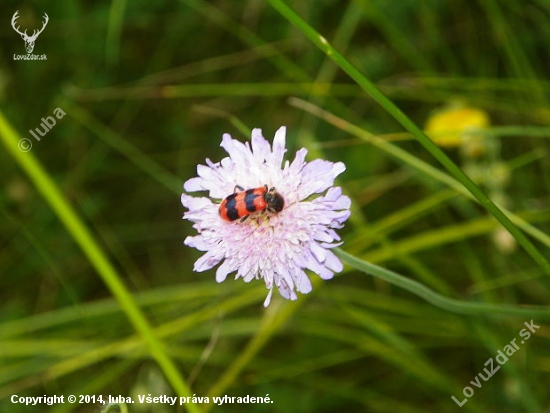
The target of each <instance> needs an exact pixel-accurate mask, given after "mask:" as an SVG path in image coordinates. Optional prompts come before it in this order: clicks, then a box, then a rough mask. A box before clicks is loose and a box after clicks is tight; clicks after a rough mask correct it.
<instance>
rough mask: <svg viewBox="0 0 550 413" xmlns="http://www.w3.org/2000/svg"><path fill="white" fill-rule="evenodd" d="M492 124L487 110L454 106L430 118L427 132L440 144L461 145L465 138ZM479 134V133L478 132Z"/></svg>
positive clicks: (427, 123)
mask: <svg viewBox="0 0 550 413" xmlns="http://www.w3.org/2000/svg"><path fill="white" fill-rule="evenodd" d="M490 124H491V122H490V120H489V115H488V114H487V112H485V111H483V110H481V109H477V108H472V107H467V106H452V107H448V108H445V109H443V110H441V111H439V112H437V113H435V114H433V115H432V116H430V117H429V118H428V121H427V122H426V128H425V130H426V133H427V134H428V136H429V137H430V138H431V139H432V140H433V141H434V142H435V143H436V144H438V145H439V146H448V147H453V146H460V145H461V144H462V143H464V141H465V139H466V140H468V139H469V136H468V135H471V134H472V133H475V132H476V131H479V130H480V129H484V128H487V127H488V126H489V125H490ZM476 135H477V134H476Z"/></svg>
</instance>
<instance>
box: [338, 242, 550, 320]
mask: <svg viewBox="0 0 550 413" xmlns="http://www.w3.org/2000/svg"><path fill="white" fill-rule="evenodd" d="M333 251H334V252H335V253H336V255H338V257H340V259H341V260H342V261H343V262H344V263H345V264H347V265H349V266H351V267H353V268H355V269H357V270H359V271H362V272H364V273H366V274H370V275H373V276H375V277H378V278H380V279H382V280H384V281H387V282H389V283H390V284H393V285H395V286H397V287H400V288H403V289H404V290H407V291H409V292H411V293H413V294H415V295H417V296H419V297H421V298H423V299H424V300H426V301H427V302H429V303H430V304H433V305H434V306H436V307H439V308H441V309H443V310H446V311H449V312H451V313H457V314H467V315H491V316H502V317H507V316H518V317H533V318H535V317H536V318H539V319H541V318H546V319H550V307H542V306H539V307H535V306H532V307H515V306H508V305H496V304H485V303H475V302H467V301H460V300H455V299H453V298H448V297H445V296H443V295H441V294H438V293H436V292H435V291H433V290H431V289H430V288H428V287H426V286H425V285H423V284H420V283H419V282H417V281H414V280H411V279H410V278H407V277H404V276H402V275H400V274H397V273H395V272H393V271H390V270H387V269H385V268H382V267H379V266H378V265H375V264H371V263H369V262H366V261H363V260H361V259H359V258H357V257H354V256H353V255H351V254H348V253H347V252H345V251H343V250H341V249H340V248H335V249H334V250H333Z"/></svg>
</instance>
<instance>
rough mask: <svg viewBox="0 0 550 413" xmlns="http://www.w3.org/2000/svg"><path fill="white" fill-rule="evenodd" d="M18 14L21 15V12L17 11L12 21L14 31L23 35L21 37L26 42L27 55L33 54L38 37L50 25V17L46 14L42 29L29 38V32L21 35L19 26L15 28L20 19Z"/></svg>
mask: <svg viewBox="0 0 550 413" xmlns="http://www.w3.org/2000/svg"><path fill="white" fill-rule="evenodd" d="M18 13H19V10H17V11H16V12H15V13H14V15H13V17H12V19H11V26H12V27H13V30H15V31H16V32H17V33H19V34H20V35H21V37H22V38H23V40H24V41H25V49H27V53H32V50H33V49H34V42H35V41H36V38H37V37H38V35H39V34H40V33H42V32H43V31H44V28H45V27H46V25H47V24H48V20H50V18H49V17H48V15H47V14H46V13H44V23H43V24H42V28H41V29H40V30H34V31H33V33H32V36H29V35H28V34H27V30H25V32H24V33H21V32H20V31H19V26H17V27H15V23H16V22H15V21H16V20H17V18H18V17H19V15H18Z"/></svg>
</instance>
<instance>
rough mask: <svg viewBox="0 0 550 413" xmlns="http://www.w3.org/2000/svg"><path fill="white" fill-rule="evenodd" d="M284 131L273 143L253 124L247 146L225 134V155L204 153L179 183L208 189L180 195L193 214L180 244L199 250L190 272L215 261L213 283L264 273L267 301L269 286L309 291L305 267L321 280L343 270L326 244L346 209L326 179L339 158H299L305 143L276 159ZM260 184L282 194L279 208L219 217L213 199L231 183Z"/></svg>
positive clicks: (285, 292)
mask: <svg viewBox="0 0 550 413" xmlns="http://www.w3.org/2000/svg"><path fill="white" fill-rule="evenodd" d="M285 133H286V128H285V127H281V128H280V129H279V130H278V131H277V132H276V133H275V138H274V140H273V147H271V145H270V144H269V142H268V141H267V140H265V139H264V137H263V136H262V131H261V130H260V129H254V130H253V131H252V145H249V143H248V142H246V143H245V144H243V143H241V142H239V141H237V140H235V139H232V138H231V136H230V135H229V134H224V135H223V139H222V143H221V147H222V148H224V149H225V151H226V152H227V153H228V154H229V156H228V157H226V158H224V159H222V160H221V161H220V162H217V163H214V162H212V161H211V160H210V159H206V165H198V166H197V175H198V176H197V177H195V178H191V179H189V180H188V181H187V182H185V184H184V189H185V191H186V192H194V191H208V195H209V197H192V196H189V195H187V194H185V193H184V194H182V196H181V202H182V204H183V206H184V207H186V208H187V209H188V211H187V212H186V213H185V214H184V215H183V218H184V219H187V220H189V221H192V222H193V228H195V229H196V230H197V232H198V235H196V236H190V237H187V238H186V239H185V241H184V244H185V245H188V246H190V247H193V248H196V249H198V250H200V251H205V254H204V255H203V256H202V257H200V258H199V259H198V260H197V261H196V262H195V266H194V271H198V272H201V271H206V270H208V269H211V268H213V267H214V266H216V265H218V264H220V263H221V265H220V266H219V267H218V268H217V270H216V281H218V282H222V281H224V280H225V278H226V277H227V275H228V274H230V273H233V272H235V273H236V274H235V278H239V277H242V278H243V279H244V281H245V282H249V281H251V280H252V279H255V278H256V279H258V278H263V279H264V281H265V284H266V287H267V289H268V290H269V293H268V295H267V298H266V300H265V302H264V306H266V307H267V306H268V305H269V302H270V300H271V295H272V292H273V287H274V286H276V287H277V288H278V290H279V292H280V294H281V295H282V296H283V297H284V298H286V299H290V300H296V298H297V295H296V292H300V293H302V294H307V293H309V292H310V291H311V289H312V287H311V282H310V280H309V278H308V276H307V274H306V272H305V271H306V270H311V271H313V272H315V273H317V274H318V275H319V276H320V277H321V278H323V279H330V278H332V276H333V275H334V273H335V272H339V271H341V270H342V263H341V262H340V260H339V259H338V258H337V257H336V256H335V255H334V253H333V252H332V251H330V248H333V247H336V246H338V245H340V244H339V243H338V241H340V237H339V236H338V234H337V233H336V231H335V229H338V228H342V227H343V224H344V222H345V221H346V220H347V219H348V217H349V215H350V211H349V207H350V199H349V198H348V197H347V196H345V195H342V189H341V188H339V187H333V186H332V185H333V183H334V179H335V178H336V177H337V176H338V175H339V174H341V173H342V172H343V171H344V170H345V169H346V168H345V166H344V164H343V163H342V162H336V163H333V162H329V161H324V160H321V159H317V160H314V161H312V162H306V161H305V157H306V154H307V150H306V149H300V150H299V151H298V152H297V153H296V156H295V158H294V160H293V161H292V163H290V162H289V161H285V162H284V165H283V157H284V154H285V152H286V148H285ZM265 185H267V186H268V188H275V189H276V191H277V193H278V194H280V195H281V196H282V197H283V200H284V207H283V208H282V210H280V211H274V210H271V211H269V210H268V209H267V208H266V209H264V210H260V211H256V212H253V213H252V214H250V215H249V216H248V217H247V218H246V219H244V220H241V219H236V220H234V221H228V220H226V219H223V218H222V217H221V216H220V213H219V208H220V203H221V202H222V200H224V199H225V198H226V197H227V196H229V195H231V194H233V193H234V191H235V188H236V186H239V187H242V188H243V189H252V188H263V187H265ZM261 192H262V191H258V193H261ZM315 196H316V197H315ZM226 218H227V217H226Z"/></svg>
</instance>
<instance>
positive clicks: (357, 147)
mask: <svg viewBox="0 0 550 413" xmlns="http://www.w3.org/2000/svg"><path fill="white" fill-rule="evenodd" d="M287 4H288V5H289V6H290V7H291V8H292V9H293V10H294V11H295V12H296V13H297V14H298V15H299V16H301V17H302V18H303V19H304V20H306V21H307V22H308V23H309V24H310V25H312V26H313V27H314V28H315V29H316V30H317V31H318V32H319V33H321V34H322V35H323V36H324V37H325V38H326V39H327V40H328V41H329V42H330V43H331V44H332V45H334V47H335V48H336V49H337V50H338V51H339V52H340V53H342V54H343V55H344V56H345V57H346V58H347V59H348V60H349V62H351V63H352V64H353V65H354V66H355V67H356V68H357V69H359V71H360V72H361V73H362V75H363V76H365V77H366V78H368V79H370V80H371V81H372V82H374V84H375V85H376V86H377V87H378V88H379V89H380V90H381V91H382V92H383V93H385V94H386V95H387V96H388V97H389V98H390V99H391V100H392V101H393V102H394V103H396V104H397V106H398V107H399V108H401V110H403V112H405V113H406V114H407V115H408V116H409V117H410V118H411V119H412V120H413V121H414V122H416V124H417V125H419V126H420V127H425V125H427V124H429V122H430V121H431V122H432V124H431V126H429V127H428V129H430V131H431V132H430V131H429V132H428V133H431V134H430V136H432V137H433V138H434V140H435V141H436V142H437V143H439V144H441V145H442V147H444V149H445V151H446V152H447V153H448V155H449V156H450V157H451V158H452V159H453V161H454V162H456V163H457V164H458V165H459V166H460V167H461V168H462V169H463V170H464V171H465V172H466V173H467V174H468V175H469V176H470V177H472V179H474V180H475V181H476V182H477V183H478V184H479V185H480V186H481V188H482V189H484V191H486V192H487V193H488V194H489V195H490V196H491V198H492V199H493V200H495V202H497V204H498V205H499V206H502V207H506V208H507V209H509V210H510V211H513V212H514V213H515V214H516V215H517V216H519V217H521V218H522V219H523V220H524V224H525V225H523V228H524V229H526V230H527V232H528V233H529V234H530V236H531V237H532V238H531V239H532V240H533V243H534V244H535V247H536V248H537V249H538V250H539V252H540V253H541V254H542V255H543V256H544V257H545V258H546V259H549V260H550V249H549V246H550V239H549V237H548V235H547V234H548V231H549V228H550V225H549V221H550V197H549V195H548V193H549V191H548V190H549V188H550V173H549V171H550V169H549V167H550V162H549V158H548V138H549V137H550V106H549V97H548V92H549V90H550V82H549V78H548V71H549V66H548V64H549V63H548V50H549V46H550V43H549V39H550V1H547V0H527V1H517V0H475V1H468V2H466V1H458V0H445V1H443V0H427V1H420V0H404V1H388V0H357V1H347V2H343V1H334V0H321V1H311V0H307V1H290V0H289V1H288V2H287ZM0 10H1V16H2V19H1V21H2V24H1V25H0V35H1V36H2V42H1V44H0V47H1V51H2V53H1V55H2V56H3V59H2V61H1V62H0V111H1V114H2V115H3V116H2V119H0V135H1V136H2V143H3V144H4V146H3V150H2V151H0V176H1V179H2V188H3V190H2V191H1V192H0V212H1V214H0V216H1V219H0V231H1V232H0V233H1V249H0V275H1V282H2V284H1V285H2V289H1V292H0V299H1V304H0V412H14V413H18V412H46V411H47V412H54V413H65V412H99V411H101V409H102V406H101V405H100V404H98V403H85V404H68V403H65V404H57V405H54V406H45V405H41V406H34V407H32V406H29V407H25V406H23V405H21V404H12V403H11V402H10V397H11V395H14V394H17V395H20V396H43V395H53V394H58V395H65V396H68V395H70V394H75V395H80V394H83V395H86V394H87V395H100V394H101V395H104V397H106V395H122V396H125V397H128V396H130V397H134V399H135V400H137V395H139V394H142V395H147V394H152V395H153V396H156V395H162V394H166V395H175V394H178V393H181V392H182V389H185V388H186V387H187V388H188V389H190V392H191V393H190V394H191V395H192V394H196V395H198V396H209V397H212V396H220V395H221V396H223V395H225V394H227V395H229V396H244V395H251V396H261V397H265V396H266V395H269V397H270V399H271V400H272V401H273V403H272V404H248V405H241V404H233V405H223V406H214V405H212V404H211V405H206V404H198V405H197V406H196V407H197V409H198V411H201V412H206V411H209V410H211V411H219V412H241V411H250V412H285V413H294V412H343V411H346V412H363V411H365V412H396V411H397V412H411V413H414V412H454V411H465V412H550V396H549V392H548V389H549V387H550V341H549V340H550V328H548V326H547V323H548V321H547V320H548V316H547V317H546V321H545V320H544V319H540V320H537V319H536V318H534V320H533V321H534V323H535V324H537V325H539V326H540V329H538V330H537V331H536V333H534V334H533V335H532V336H531V338H530V339H529V341H528V342H527V341H526V342H525V343H524V344H522V345H520V349H519V350H518V351H517V353H515V354H514V355H513V356H511V357H510V360H509V361H508V362H507V363H506V364H504V365H503V366H502V368H501V369H500V370H499V371H498V372H496V373H495V375H494V377H492V378H490V379H489V380H488V381H487V382H485V381H483V380H482V381H481V382H480V383H481V385H482V387H481V388H477V387H475V386H474V385H472V384H470V381H475V377H476V375H477V374H478V373H480V372H481V373H482V374H485V373H483V368H486V367H487V366H485V365H484V364H485V363H486V361H487V360H488V359H489V358H491V357H495V356H496V355H497V351H498V350H502V349H503V348H504V346H506V345H507V344H509V343H510V341H512V340H513V339H514V338H517V339H518V341H519V331H520V330H521V329H523V328H525V326H524V322H526V321H530V320H531V319H532V318H533V317H527V316H526V317H521V316H518V317H511V316H504V317H499V316H498V314H483V312H480V314H479V315H477V316H466V315H460V314H453V313H451V312H448V311H444V310H443V309H440V308H436V307H434V306H432V305H431V304H428V303H427V302H425V301H424V300H422V299H421V298H419V297H418V296H416V295H414V294H411V293H409V292H405V291H403V290H402V289H400V288H396V287H395V286H392V285H390V284H388V283H386V282H384V281H381V280H379V279H376V278H373V277H372V276H370V275H366V274H364V273H362V272H359V271H356V270H353V269H351V268H348V267H346V269H345V270H344V272H343V273H342V274H340V275H338V276H337V277H335V279H333V280H331V281H327V282H322V283H320V282H317V281H316V282H315V283H314V290H313V292H312V293H311V294H309V295H308V296H300V297H299V299H298V301H296V302H283V301H282V300H279V299H277V300H274V302H273V303H272V305H271V306H270V308H269V309H268V310H267V311H266V310H265V309H264V308H263V307H262V302H263V300H264V298H265V293H266V291H265V286H264V285H263V283H262V282H260V281H257V282H252V283H250V284H245V283H243V282H242V281H241V280H239V281H232V280H230V279H229V280H227V281H226V282H225V283H223V284H217V283H216V282H215V279H214V271H213V270H212V271H208V272H206V273H194V272H193V271H192V268H193V262H194V261H195V260H196V259H197V258H198V257H199V256H200V253H198V252H197V251H195V250H192V249H190V248H187V247H185V246H183V239H184V238H185V237H186V236H188V235H191V234H193V230H192V228H191V224H190V223H188V222H185V221H182V220H181V217H182V215H183V212H184V209H183V207H182V206H181V203H180V199H179V195H180V193H181V191H182V185H183V182H184V181H186V180H187V179H189V178H191V177H193V176H195V173H196V169H195V168H196V165H197V164H198V163H204V159H205V158H210V159H212V160H214V161H217V160H219V159H221V158H222V157H223V156H225V154H224V152H223V151H222V149H221V148H220V147H219V144H220V142H221V135H222V133H225V132H228V133H231V134H232V136H233V137H235V138H238V139H240V140H243V141H244V140H247V139H249V136H250V135H249V133H250V130H251V129H252V128H254V127H260V128H262V129H263V132H264V136H265V137H266V138H268V139H271V138H272V136H273V133H274V132H275V131H276V130H277V129H278V128H279V127H280V126H281V125H286V126H287V131H288V133H287V146H288V147H289V152H288V154H289V155H288V157H289V158H292V157H293V152H294V151H295V150H297V149H299V148H300V147H307V148H308V150H309V159H310V160H311V159H315V158H317V157H322V158H325V159H329V160H331V161H335V162H336V161H343V162H345V163H346V165H347V171H346V172H345V173H344V174H343V175H342V176H341V177H340V178H339V184H340V185H342V186H343V187H344V190H345V192H346V193H347V194H348V195H349V196H350V197H351V199H352V203H353V214H352V217H351V218H350V220H349V221H348V224H347V225H346V228H345V229H344V230H343V231H340V233H341V235H342V236H343V239H344V241H345V243H344V245H343V246H342V249H343V250H344V251H347V252H349V253H351V254H353V255H355V256H357V257H359V258H361V259H363V260H366V261H369V262H373V263H376V264H378V265H381V266H383V267H386V268H390V269H392V270H394V271H396V272H398V273H400V274H402V275H404V276H406V277H407V278H411V279H414V280H417V281H419V282H420V283H422V284H424V285H426V286H427V287H429V288H431V289H433V290H434V291H436V292H438V293H440V294H442V295H444V296H446V297H450V298H455V299H459V300H462V301H465V302H472V303H486V304H502V305H507V306H520V305H533V306H545V307H544V308H545V309H546V311H550V310H549V309H548V302H549V299H550V282H549V278H548V274H545V273H544V270H543V268H542V267H541V266H540V265H538V264H537V263H536V262H535V261H533V259H532V258H531V257H530V256H529V255H528V254H527V253H526V252H525V251H524V250H523V249H522V248H521V246H519V245H518V244H517V242H516V241H515V240H514V239H513V238H512V237H511V236H509V234H508V233H507V232H506V231H505V230H503V229H502V227H501V226H500V225H499V224H498V223H497V221H496V220H494V219H493V218H492V217H491V216H490V215H489V214H488V212H487V211H486V210H485V209H484V208H483V207H481V206H480V205H478V204H476V203H474V202H473V201H471V200H470V199H469V198H468V197H466V196H464V195H463V194H462V193H460V191H457V190H456V189H453V188H451V187H450V186H449V185H447V184H445V182H444V181H445V176H446V174H447V173H446V172H444V170H443V168H442V167H441V166H440V165H439V163H438V162H437V160H435V159H434V158H433V157H432V156H431V155H430V154H429V153H428V152H427V151H426V150H425V149H423V148H422V146H421V145H419V144H418V143H417V142H416V141H415V140H414V139H412V138H411V137H410V136H409V135H408V134H406V133H404V132H403V128H402V127H401V126H400V125H399V124H398V123H397V122H396V121H395V120H394V119H393V117H392V116H391V114H390V113H388V112H387V111H386V110H384V109H382V108H381V107H380V106H379V105H378V104H376V103H375V102H374V101H373V100H372V99H371V98H370V97H369V96H368V95H367V94H366V93H365V92H364V91H363V90H362V89H361V88H360V87H359V86H357V84H355V83H354V82H353V81H352V80H351V79H350V78H349V77H348V76H347V75H346V74H345V73H343V72H342V71H341V70H340V69H339V68H338V67H337V66H336V65H335V64H334V63H333V62H332V61H330V59H329V58H328V57H327V56H325V55H324V54H323V53H322V52H321V51H320V50H319V49H317V48H316V47H315V46H314V45H313V44H312V43H311V42H310V41H309V40H308V39H307V38H306V37H305V36H304V34H303V33H302V32H301V31H300V30H297V29H296V28H295V27H293V26H292V25H291V24H290V23H289V22H288V21H287V20H286V19H285V18H284V17H283V16H282V15H281V14H279V13H278V12H277V11H276V10H275V9H274V8H273V7H272V5H271V4H270V3H269V2H266V1H261V0H247V1H227V0H226V1H203V0H181V1H155V2H150V1H142V0H137V1H124V0H114V1H110V2H92V1H56V2H53V1H42V2H39V1H26V0H21V1H12V0H4V1H2V4H1V6H0ZM16 10H19V19H18V24H19V25H20V26H21V30H24V29H28V32H32V30H33V28H39V27H40V26H41V21H42V20H41V19H42V16H43V13H47V14H48V16H49V23H48V25H47V26H46V27H45V29H44V31H43V32H42V33H41V34H40V35H39V37H38V38H37V40H36V45H35V49H34V51H33V53H34V54H37V55H42V54H46V55H47V60H43V61H24V60H14V55H23V54H26V52H25V48H24V42H23V40H22V39H21V37H20V36H19V35H18V34H17V33H16V32H15V31H14V30H13V29H12V27H11V26H10V21H11V19H12V16H13V14H14V13H15V11H16ZM56 108H60V109H62V110H63V112H65V113H66V115H65V116H64V117H63V118H62V119H55V121H56V124H55V126H53V127H52V128H51V130H50V131H49V132H48V133H47V134H46V135H45V136H44V137H42V138H41V140H40V141H37V140H36V139H35V138H33V137H32V136H31V134H30V133H29V131H30V130H34V129H35V128H39V127H40V124H41V122H42V118H46V117H48V116H53V113H54V110H55V109H56ZM437 116H439V117H437ZM4 118H5V119H4ZM480 119H481V120H480ZM10 125H11V128H13V129H10ZM446 131H453V134H448V133H446ZM22 138H26V139H29V140H30V142H31V143H32V149H31V150H30V151H29V152H26V153H24V152H21V151H19V152H18V149H17V147H16V145H17V142H18V141H19V139H22ZM10 148H11V149H10ZM396 148H397V149H401V150H402V151H401V152H399V153H400V154H405V155H406V156H401V155H396V152H395V149H396ZM34 160H36V161H37V162H38V163H39V164H36V163H34V162H33V161H34ZM415 162H419V163H421V164H422V165H431V166H432V167H434V168H436V169H432V170H428V172H426V170H425V171H424V172H423V171H421V170H419V168H418V164H415ZM40 165H41V167H40ZM415 165H416V166H415ZM434 171H435V172H434ZM41 177H42V178H41ZM442 177H443V178H442ZM442 181H443V182H442ZM51 183H53V184H54V185H55V186H56V187H57V189H58V191H59V192H58V191H56V189H55V186H52V185H51ZM60 194H62V195H63V197H64V199H65V200H66V201H67V205H70V208H71V209H72V210H73V211H74V213H76V214H74V213H72V212H71V211H67V209H64V207H63V205H65V204H59V203H58V204H55V202H56V200H57V201H59V199H61V198H59V196H58V195H60ZM60 205H61V206H60ZM67 228H72V229H71V230H68V229H67ZM83 234H84V235H83ZM90 243H91V244H90ZM82 245H84V250H83V248H82ZM95 247H98V248H95ZM86 248H88V249H87V250H86ZM83 251H88V254H86V253H85V252H83ZM102 263H103V264H105V265H107V267H108V268H107V267H105V266H103V267H101V265H102ZM106 263H110V265H111V266H112V267H109V265H108V264H106ZM98 268H103V273H101V269H100V270H98ZM105 268H107V269H105ZM109 268H112V269H113V271H110V270H109ZM105 274H107V275H105ZM229 278H231V277H229ZM311 278H312V279H313V280H317V278H318V277H317V276H316V275H314V274H313V275H311ZM132 302H135V303H137V306H132ZM138 306H139V309H141V312H137V313H136V308H138ZM539 308H542V307H539ZM140 314H141V315H140ZM142 315H143V316H144V317H142ZM144 319H147V320H148V323H145V324H144V323H143V320H144ZM140 323H141V324H140ZM545 323H546V325H545ZM162 349H164V350H162ZM159 352H160V353H159ZM159 363H160V364H159ZM495 365H496V363H495ZM170 366H172V367H175V368H173V369H172V370H171V368H170ZM170 372H171V373H170ZM183 380H184V381H185V383H184V382H183ZM465 386H469V387H471V388H472V390H473V391H474V394H473V395H472V396H471V397H470V398H469V399H468V401H467V402H466V404H464V405H463V406H462V407H459V406H458V405H457V404H456V403H455V402H454V401H453V400H452V398H451V396H455V397H456V398H457V400H459V401H462V400H463V399H464V398H465V397H464V396H463V388H464V387H465ZM184 407H185V406H179V407H172V406H168V405H160V404H156V405H147V404H139V403H136V404H133V405H127V406H125V405H122V406H120V408H121V411H123V412H124V411H127V412H131V413H146V412H155V413H164V412H183V411H186V410H184ZM196 411H197V410H196Z"/></svg>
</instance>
